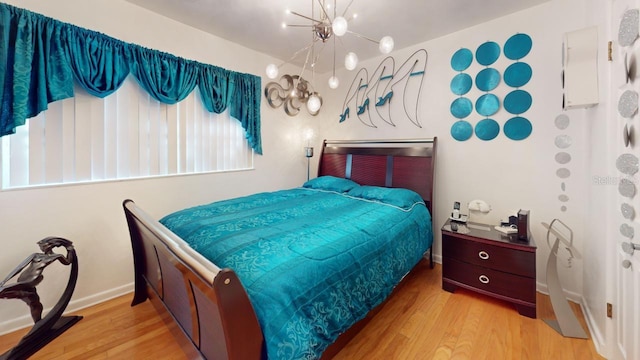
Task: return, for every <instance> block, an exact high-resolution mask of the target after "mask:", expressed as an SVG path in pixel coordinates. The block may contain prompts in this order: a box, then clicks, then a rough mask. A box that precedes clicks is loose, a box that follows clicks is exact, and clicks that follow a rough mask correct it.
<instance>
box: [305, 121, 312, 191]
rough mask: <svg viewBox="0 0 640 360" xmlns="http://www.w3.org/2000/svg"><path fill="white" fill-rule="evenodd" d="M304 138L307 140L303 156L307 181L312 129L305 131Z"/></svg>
mask: <svg viewBox="0 0 640 360" xmlns="http://www.w3.org/2000/svg"><path fill="white" fill-rule="evenodd" d="M304 138H305V140H307V146H306V147H305V148H304V156H305V157H306V158H307V181H309V172H310V168H311V158H312V157H313V147H312V146H311V139H312V138H313V129H307V130H305V132H304Z"/></svg>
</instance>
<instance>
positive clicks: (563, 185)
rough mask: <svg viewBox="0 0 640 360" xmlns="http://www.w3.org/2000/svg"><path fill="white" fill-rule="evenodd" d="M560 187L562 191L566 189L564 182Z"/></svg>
mask: <svg viewBox="0 0 640 360" xmlns="http://www.w3.org/2000/svg"><path fill="white" fill-rule="evenodd" d="M560 189H562V191H565V190H567V186H566V184H565V183H562V184H560Z"/></svg>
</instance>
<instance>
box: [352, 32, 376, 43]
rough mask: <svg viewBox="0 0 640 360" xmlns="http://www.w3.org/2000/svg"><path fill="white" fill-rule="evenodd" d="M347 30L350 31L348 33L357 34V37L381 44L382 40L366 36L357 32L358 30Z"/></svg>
mask: <svg viewBox="0 0 640 360" xmlns="http://www.w3.org/2000/svg"><path fill="white" fill-rule="evenodd" d="M347 32H348V33H350V34H353V35H355V36H357V37H359V38H360V39H365V40H369V41H371V42H372V43H376V44H380V41H378V40H373V39H372V38H370V37H367V36H364V35H362V34H359V33H357V32H353V31H351V30H348V31H347Z"/></svg>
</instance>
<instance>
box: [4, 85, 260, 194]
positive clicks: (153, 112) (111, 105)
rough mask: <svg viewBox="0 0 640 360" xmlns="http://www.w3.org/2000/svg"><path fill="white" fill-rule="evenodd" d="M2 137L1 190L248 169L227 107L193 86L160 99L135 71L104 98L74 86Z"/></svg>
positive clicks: (249, 154) (244, 146)
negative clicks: (213, 108)
mask: <svg viewBox="0 0 640 360" xmlns="http://www.w3.org/2000/svg"><path fill="white" fill-rule="evenodd" d="M0 141H1V144H2V147H1V150H0V151H1V157H0V159H1V160H0V161H1V168H0V171H2V177H1V180H2V189H11V188H18V187H28V186H36V185H46V184H62V183H78V182H90V181H104V180H115V179H130V178H141V177H151V176H165V175H174V174H192V173H204V172H213V171H228V170H242V169H250V168H253V150H252V149H251V147H250V146H249V144H248V142H247V140H246V139H245V131H244V129H243V128H242V125H241V124H240V122H239V121H237V120H236V119H233V118H231V117H230V116H229V110H226V111H225V112H224V113H222V114H215V113H209V112H208V111H207V110H206V109H205V108H204V106H202V104H201V102H200V94H199V93H198V89H197V87H196V90H195V91H193V92H192V93H191V94H190V95H189V96H188V97H187V98H186V99H185V100H183V101H181V102H180V103H177V104H175V105H167V104H163V103H160V102H158V101H156V100H155V99H153V98H152V97H150V96H149V95H148V94H147V93H146V92H145V91H144V90H142V89H141V88H140V87H139V86H138V84H137V83H136V82H135V80H133V78H132V77H129V78H128V79H127V80H126V81H125V82H124V83H123V85H122V86H121V88H120V89H118V91H116V92H115V93H113V94H111V95H109V96H107V97H105V98H104V99H101V98H97V97H93V96H91V95H89V94H87V93H86V92H84V91H83V90H82V89H81V88H79V87H76V89H75V96H74V97H73V98H70V99H66V100H62V101H57V102H54V103H51V104H49V109H48V110H46V111H44V112H42V113H41V114H40V115H38V116H37V117H34V118H32V119H28V120H27V123H26V125H24V126H19V127H17V128H16V133H15V134H13V135H9V136H4V137H2V138H0Z"/></svg>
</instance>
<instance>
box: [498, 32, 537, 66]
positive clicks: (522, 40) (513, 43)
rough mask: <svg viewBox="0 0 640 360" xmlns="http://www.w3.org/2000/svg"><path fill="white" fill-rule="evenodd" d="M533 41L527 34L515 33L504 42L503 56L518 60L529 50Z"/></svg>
mask: <svg viewBox="0 0 640 360" xmlns="http://www.w3.org/2000/svg"><path fill="white" fill-rule="evenodd" d="M531 45H533V41H532V40H531V37H529V35H527V34H515V35H513V36H512V37H510V38H509V39H508V40H507V42H506V43H505V44H504V56H506V57H507V58H508V59H510V60H519V59H522V58H523V57H525V56H527V54H528V53H529V51H531Z"/></svg>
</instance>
